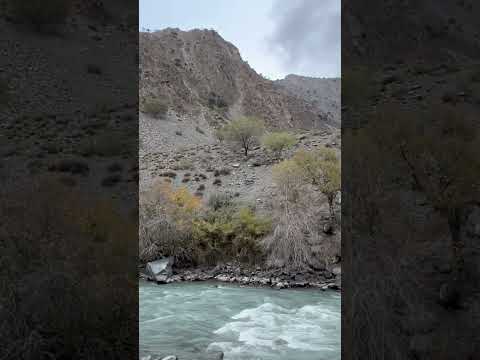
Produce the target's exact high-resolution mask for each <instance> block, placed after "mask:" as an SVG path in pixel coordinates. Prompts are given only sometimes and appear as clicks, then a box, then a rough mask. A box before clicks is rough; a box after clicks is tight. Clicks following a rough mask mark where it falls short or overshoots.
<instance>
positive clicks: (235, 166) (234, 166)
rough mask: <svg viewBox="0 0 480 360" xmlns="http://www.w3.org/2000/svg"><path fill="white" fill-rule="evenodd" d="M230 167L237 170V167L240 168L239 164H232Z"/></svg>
mask: <svg viewBox="0 0 480 360" xmlns="http://www.w3.org/2000/svg"><path fill="white" fill-rule="evenodd" d="M232 167H233V168H239V167H240V164H239V163H234V164H232Z"/></svg>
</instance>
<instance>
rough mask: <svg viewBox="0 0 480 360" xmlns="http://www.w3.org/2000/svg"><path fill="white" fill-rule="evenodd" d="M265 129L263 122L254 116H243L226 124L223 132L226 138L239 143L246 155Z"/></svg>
mask: <svg viewBox="0 0 480 360" xmlns="http://www.w3.org/2000/svg"><path fill="white" fill-rule="evenodd" d="M264 131H265V127H264V125H263V122H262V121H260V120H259V119H256V118H254V117H241V118H239V119H236V120H233V121H232V122H230V123H229V124H228V125H225V126H224V127H223V128H222V130H221V132H222V134H223V137H224V138H225V140H227V141H230V142H233V143H237V144H239V145H240V146H241V147H242V149H243V151H244V153H245V156H248V150H249V149H250V148H251V147H252V145H254V144H255V143H257V142H258V139H259V138H260V136H262V134H263V132H264Z"/></svg>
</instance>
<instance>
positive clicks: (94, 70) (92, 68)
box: [87, 64, 102, 75]
mask: <svg viewBox="0 0 480 360" xmlns="http://www.w3.org/2000/svg"><path fill="white" fill-rule="evenodd" d="M87 72H88V73H89V74H95V75H101V74H102V68H101V67H100V66H98V65H95V64H88V65H87Z"/></svg>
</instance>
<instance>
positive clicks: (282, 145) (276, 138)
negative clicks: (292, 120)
mask: <svg viewBox="0 0 480 360" xmlns="http://www.w3.org/2000/svg"><path fill="white" fill-rule="evenodd" d="M295 143H296V139H295V136H293V135H292V134H289V133H287V132H273V133H269V134H267V135H265V136H264V137H263V139H262V144H263V146H265V147H266V148H267V150H269V151H271V152H272V153H274V154H275V156H276V157H277V158H279V157H280V156H281V155H282V152H283V151H284V150H287V149H289V148H291V147H292V146H294V145H295Z"/></svg>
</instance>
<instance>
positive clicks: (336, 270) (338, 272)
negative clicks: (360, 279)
mask: <svg viewBox="0 0 480 360" xmlns="http://www.w3.org/2000/svg"><path fill="white" fill-rule="evenodd" d="M332 274H333V275H335V276H338V275H342V268H341V267H340V266H335V267H334V268H333V269H332Z"/></svg>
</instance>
